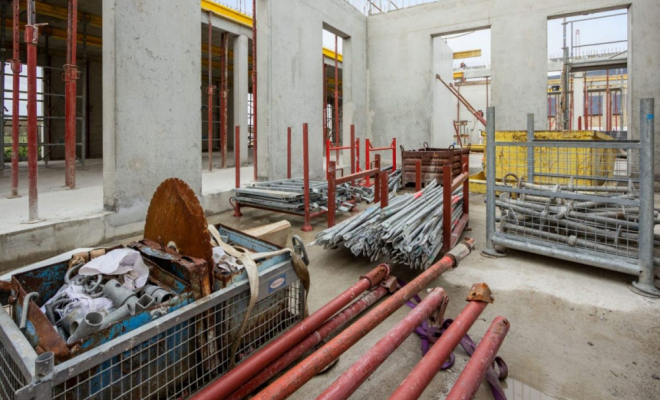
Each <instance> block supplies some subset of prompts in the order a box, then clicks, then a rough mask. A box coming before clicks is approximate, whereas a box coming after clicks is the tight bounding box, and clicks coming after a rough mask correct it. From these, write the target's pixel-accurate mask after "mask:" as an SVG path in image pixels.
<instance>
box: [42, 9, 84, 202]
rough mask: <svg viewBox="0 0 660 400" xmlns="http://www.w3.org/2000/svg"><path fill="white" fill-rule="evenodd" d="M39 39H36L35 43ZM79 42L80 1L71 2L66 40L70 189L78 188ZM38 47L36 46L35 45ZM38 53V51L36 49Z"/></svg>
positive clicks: (66, 155) (67, 140)
mask: <svg viewBox="0 0 660 400" xmlns="http://www.w3.org/2000/svg"><path fill="white" fill-rule="evenodd" d="M37 39H38V38H36V37H35V41H36V40H37ZM77 42H78V0H69V17H68V29H67V40H66V55H67V57H66V62H67V63H66V65H64V82H65V84H66V86H65V89H64V90H65V97H66V103H65V106H64V117H65V121H64V125H65V127H64V130H65V137H64V141H65V143H66V147H65V152H64V155H65V166H66V178H65V179H66V185H67V186H68V187H69V188H70V189H75V187H76V101H77V90H76V85H77V83H76V82H77V81H78V78H80V73H79V72H78V66H77V65H76V45H77ZM35 47H36V44H35ZM35 51H36V49H35Z"/></svg>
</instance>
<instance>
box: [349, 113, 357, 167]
mask: <svg viewBox="0 0 660 400" xmlns="http://www.w3.org/2000/svg"><path fill="white" fill-rule="evenodd" d="M350 143H351V174H354V173H355V172H356V169H355V125H353V124H351V142H350Z"/></svg>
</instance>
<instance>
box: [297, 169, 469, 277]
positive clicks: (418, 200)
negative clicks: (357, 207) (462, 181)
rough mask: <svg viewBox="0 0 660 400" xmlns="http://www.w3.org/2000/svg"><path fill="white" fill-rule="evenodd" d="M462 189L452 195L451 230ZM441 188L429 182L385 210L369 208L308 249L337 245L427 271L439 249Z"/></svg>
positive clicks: (323, 234) (320, 235) (458, 211)
mask: <svg viewBox="0 0 660 400" xmlns="http://www.w3.org/2000/svg"><path fill="white" fill-rule="evenodd" d="M462 203H463V188H462V187H461V188H459V189H458V190H456V191H455V192H454V193H453V195H452V210H453V212H452V215H451V220H452V228H453V227H454V225H455V224H456V222H457V221H458V220H459V219H460V218H461V216H462V215H463V207H462ZM442 204H443V188H442V187H441V186H438V183H437V181H435V180H434V181H433V182H431V183H430V184H429V185H428V186H427V187H426V188H425V189H424V190H422V191H421V192H418V193H414V194H413V193H410V194H404V195H401V196H397V197H393V198H392V199H391V200H390V204H389V206H388V207H385V208H383V209H381V208H380V207H379V206H373V207H370V208H368V209H367V210H365V211H364V212H363V213H362V214H359V215H357V216H355V217H353V218H350V219H347V220H346V221H344V222H342V223H341V224H338V225H336V226H334V227H332V228H330V229H326V230H325V231H323V232H320V233H318V234H317V235H316V240H315V241H314V242H312V243H310V246H311V245H318V246H323V247H324V248H326V249H328V248H336V247H337V246H339V245H340V244H342V243H343V244H344V246H345V247H347V248H349V249H351V252H352V253H353V254H354V255H355V256H356V257H357V256H365V257H369V258H370V259H371V260H372V261H375V260H377V259H379V258H380V257H381V256H388V257H389V258H390V260H391V262H392V263H395V264H397V263H398V264H405V265H409V266H411V267H412V268H414V269H417V268H420V269H427V268H428V267H429V266H430V265H431V264H432V263H433V261H434V260H435V259H436V257H437V256H438V255H439V254H440V251H441V249H442V247H443V242H442V241H443V239H442V220H443V207H442Z"/></svg>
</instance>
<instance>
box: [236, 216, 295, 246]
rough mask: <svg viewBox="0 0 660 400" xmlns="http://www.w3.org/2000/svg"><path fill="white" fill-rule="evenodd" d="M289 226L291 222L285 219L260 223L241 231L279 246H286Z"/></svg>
mask: <svg viewBox="0 0 660 400" xmlns="http://www.w3.org/2000/svg"><path fill="white" fill-rule="evenodd" d="M289 228H291V223H290V222H289V221H286V220H282V221H279V222H275V223H273V224H268V225H262V226H258V227H256V228H251V229H248V230H245V231H243V232H244V233H247V234H248V235H250V236H254V237H256V238H259V239H263V240H265V241H267V242H270V243H272V244H276V245H278V246H280V247H286V244H287V240H288V239H289Z"/></svg>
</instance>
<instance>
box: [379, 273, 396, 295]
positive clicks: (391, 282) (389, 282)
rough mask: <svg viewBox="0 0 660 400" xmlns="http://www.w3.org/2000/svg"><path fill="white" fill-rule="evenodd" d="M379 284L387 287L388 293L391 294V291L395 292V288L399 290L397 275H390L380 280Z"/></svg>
mask: <svg viewBox="0 0 660 400" xmlns="http://www.w3.org/2000/svg"><path fill="white" fill-rule="evenodd" d="M380 286H382V287H384V288H385V289H387V291H388V292H389V293H390V294H392V293H394V292H396V291H397V290H399V287H400V286H399V280H398V279H397V277H396V276H394V275H390V276H389V277H388V278H387V279H385V280H384V281H382V282H381V283H380Z"/></svg>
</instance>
